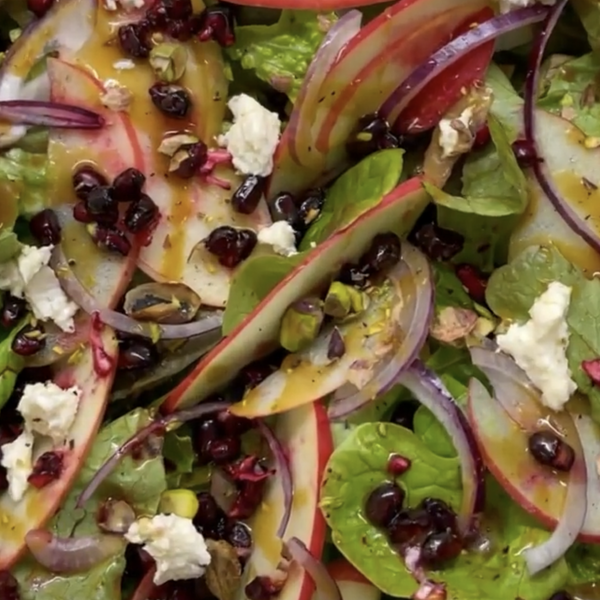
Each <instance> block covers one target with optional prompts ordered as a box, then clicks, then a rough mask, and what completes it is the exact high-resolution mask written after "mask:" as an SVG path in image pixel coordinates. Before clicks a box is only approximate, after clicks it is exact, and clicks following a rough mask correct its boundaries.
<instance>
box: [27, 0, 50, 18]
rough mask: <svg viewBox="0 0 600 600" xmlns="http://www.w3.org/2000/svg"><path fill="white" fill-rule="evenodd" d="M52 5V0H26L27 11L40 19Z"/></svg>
mask: <svg viewBox="0 0 600 600" xmlns="http://www.w3.org/2000/svg"><path fill="white" fill-rule="evenodd" d="M53 5H54V0H27V9H28V10H29V11H30V12H32V13H33V14H34V15H35V16H36V17H37V18H38V19H41V18H42V17H43V16H44V15H45V14H46V13H47V12H48V11H49V10H50V9H51V8H52V6H53Z"/></svg>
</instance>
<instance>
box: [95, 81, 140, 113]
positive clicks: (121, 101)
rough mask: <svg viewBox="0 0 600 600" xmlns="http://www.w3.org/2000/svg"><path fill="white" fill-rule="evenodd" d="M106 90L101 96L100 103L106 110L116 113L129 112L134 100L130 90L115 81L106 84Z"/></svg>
mask: <svg viewBox="0 0 600 600" xmlns="http://www.w3.org/2000/svg"><path fill="white" fill-rule="evenodd" d="M104 90H105V91H104V93H103V94H102V95H101V96H100V101H101V102H102V104H103V105H104V106H106V108H108V109H110V110H113V111H115V112H126V111H127V110H129V107H130V106H131V101H132V100H133V94H132V93H131V92H130V91H129V88H127V87H125V86H124V85H121V84H120V83H119V82H118V81H115V80H114V79H109V80H108V81H106V82H105V83H104Z"/></svg>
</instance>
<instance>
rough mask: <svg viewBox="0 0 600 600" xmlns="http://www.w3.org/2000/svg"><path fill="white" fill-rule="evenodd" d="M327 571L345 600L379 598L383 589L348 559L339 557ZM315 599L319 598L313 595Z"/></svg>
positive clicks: (330, 564) (376, 599)
mask: <svg viewBox="0 0 600 600" xmlns="http://www.w3.org/2000/svg"><path fill="white" fill-rule="evenodd" d="M327 571H328V572H329V574H330V575H331V576H332V577H333V579H334V580H335V582H336V583H337V584H338V587H339V588H340V593H341V594H342V599H343V600H379V598H381V591H380V590H379V589H377V588H376V587H375V586H374V585H373V584H372V583H371V582H370V581H369V580H368V579H367V578H366V577H365V576H364V575H363V574H362V573H360V572H359V571H357V570H356V569H355V568H354V567H353V566H352V565H351V564H350V563H349V562H348V561H347V560H346V559H344V558H338V559H337V560H334V561H333V562H331V563H329V564H328V565H327ZM313 600H318V599H317V598H316V596H315V597H313Z"/></svg>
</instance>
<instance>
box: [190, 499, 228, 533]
mask: <svg viewBox="0 0 600 600" xmlns="http://www.w3.org/2000/svg"><path fill="white" fill-rule="evenodd" d="M197 498H198V511H197V512H196V516H195V517H194V523H195V524H196V525H197V526H199V527H207V528H210V527H214V526H215V525H216V523H217V521H218V520H219V519H220V518H222V516H223V511H222V510H221V509H220V508H219V506H218V505H217V502H216V500H215V499H214V498H213V497H212V496H211V495H210V494H209V493H208V492H200V493H199V494H198V495H197Z"/></svg>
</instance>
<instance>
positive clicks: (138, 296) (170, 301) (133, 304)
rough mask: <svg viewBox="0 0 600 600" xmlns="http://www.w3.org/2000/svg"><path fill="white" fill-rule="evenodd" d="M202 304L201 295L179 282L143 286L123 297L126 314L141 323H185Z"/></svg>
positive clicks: (145, 284)
mask: <svg viewBox="0 0 600 600" xmlns="http://www.w3.org/2000/svg"><path fill="white" fill-rule="evenodd" d="M201 304H202V301H201V299H200V296H198V294H196V292H194V291H193V290H191V289H190V288H189V287H187V286H186V285H184V284H182V283H143V284H142V285H138V286H137V287H134V288H133V289H131V290H130V291H129V292H127V294H126V295H125V302H124V305H123V308H124V310H125V313H126V314H128V315H129V316H130V317H133V318H134V319H139V320H140V321H153V322H155V323H169V324H177V323H188V322H189V321H191V320H192V319H193V318H194V317H195V316H196V313H197V312H198V310H199V309H200V305H201Z"/></svg>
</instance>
